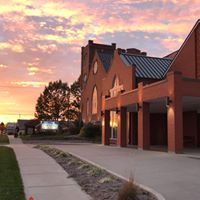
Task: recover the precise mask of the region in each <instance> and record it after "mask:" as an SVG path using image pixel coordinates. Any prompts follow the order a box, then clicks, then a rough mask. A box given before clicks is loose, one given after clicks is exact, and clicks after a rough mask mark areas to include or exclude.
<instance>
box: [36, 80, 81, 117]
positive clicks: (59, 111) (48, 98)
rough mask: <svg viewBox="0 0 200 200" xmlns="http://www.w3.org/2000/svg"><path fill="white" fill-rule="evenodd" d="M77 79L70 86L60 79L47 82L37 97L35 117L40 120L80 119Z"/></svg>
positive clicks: (79, 93)
mask: <svg viewBox="0 0 200 200" xmlns="http://www.w3.org/2000/svg"><path fill="white" fill-rule="evenodd" d="M80 101H81V87H80V82H79V80H77V81H75V82H74V83H73V84H71V85H70V86H69V85H68V83H67V82H62V81H61V80H58V81H54V82H49V84H48V86H45V88H44V91H43V92H42V93H41V94H40V96H39V97H38V99H37V103H36V107H35V117H36V118H38V119H40V120H56V121H57V120H67V121H71V120H79V121H80V120H81V113H80Z"/></svg>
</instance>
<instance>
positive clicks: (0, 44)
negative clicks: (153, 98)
mask: <svg viewBox="0 0 200 200" xmlns="http://www.w3.org/2000/svg"><path fill="white" fill-rule="evenodd" d="M198 18H200V0H179V1H178V0H169V1H168V0H119V1H118V0H71V1H69V0H54V1H53V0H52V1H50V0H0V31H1V32H0V122H1V121H4V122H7V121H15V120H16V119H17V118H19V117H20V118H21V119H22V118H33V114H34V110H35V103H36V100H37V97H38V96H39V94H40V92H42V90H43V89H44V85H46V84H47V83H48V82H49V81H54V80H58V79H61V80H62V81H64V82H68V83H69V84H71V83H72V82H73V81H74V80H75V79H77V78H78V76H79V74H80V68H81V67H80V59H81V54H80V52H81V51H80V50H81V46H84V45H86V44H87V41H88V40H89V39H93V40H94V41H95V42H99V43H108V44H111V43H114V42H115V43H117V47H121V48H130V47H135V48H139V49H141V50H142V51H146V52H147V53H148V55H151V56H164V55H167V54H169V53H171V52H172V51H174V50H177V49H178V48H179V47H180V45H181V44H182V42H183V41H184V39H185V37H186V36H187V34H188V33H189V31H190V30H191V28H192V27H193V25H194V24H195V22H196V21H197V19H198Z"/></svg>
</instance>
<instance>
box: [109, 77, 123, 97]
mask: <svg viewBox="0 0 200 200" xmlns="http://www.w3.org/2000/svg"><path fill="white" fill-rule="evenodd" d="M121 90H123V85H120V83H119V78H118V76H115V77H114V79H113V84H112V88H111V89H110V96H111V97H115V96H117V95H118V93H119V92H120V91H121Z"/></svg>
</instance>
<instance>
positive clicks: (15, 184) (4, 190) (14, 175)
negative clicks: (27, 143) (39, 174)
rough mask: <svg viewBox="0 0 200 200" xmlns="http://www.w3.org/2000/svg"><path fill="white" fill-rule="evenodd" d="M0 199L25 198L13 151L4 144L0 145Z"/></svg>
mask: <svg viewBox="0 0 200 200" xmlns="http://www.w3.org/2000/svg"><path fill="white" fill-rule="evenodd" d="M0 199H1V200H25V194H24V188H23V184H22V179H21V175H20V171H19V167H18V163H17V160H16V157H15V153H14V151H13V150H12V149H11V148H9V147H6V146H0Z"/></svg>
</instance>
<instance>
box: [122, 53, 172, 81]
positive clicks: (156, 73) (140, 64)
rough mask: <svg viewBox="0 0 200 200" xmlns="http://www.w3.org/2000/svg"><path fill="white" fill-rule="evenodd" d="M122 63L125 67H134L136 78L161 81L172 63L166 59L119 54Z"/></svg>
mask: <svg viewBox="0 0 200 200" xmlns="http://www.w3.org/2000/svg"><path fill="white" fill-rule="evenodd" d="M120 57H121V59H122V61H123V62H124V63H125V64H126V65H130V66H135V67H136V77H138V78H150V79H162V78H163V77H164V75H165V73H166V71H167V69H168V67H169V65H170V64H171V62H172V59H168V58H156V57H148V56H142V55H134V54H128V53H122V54H120Z"/></svg>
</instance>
